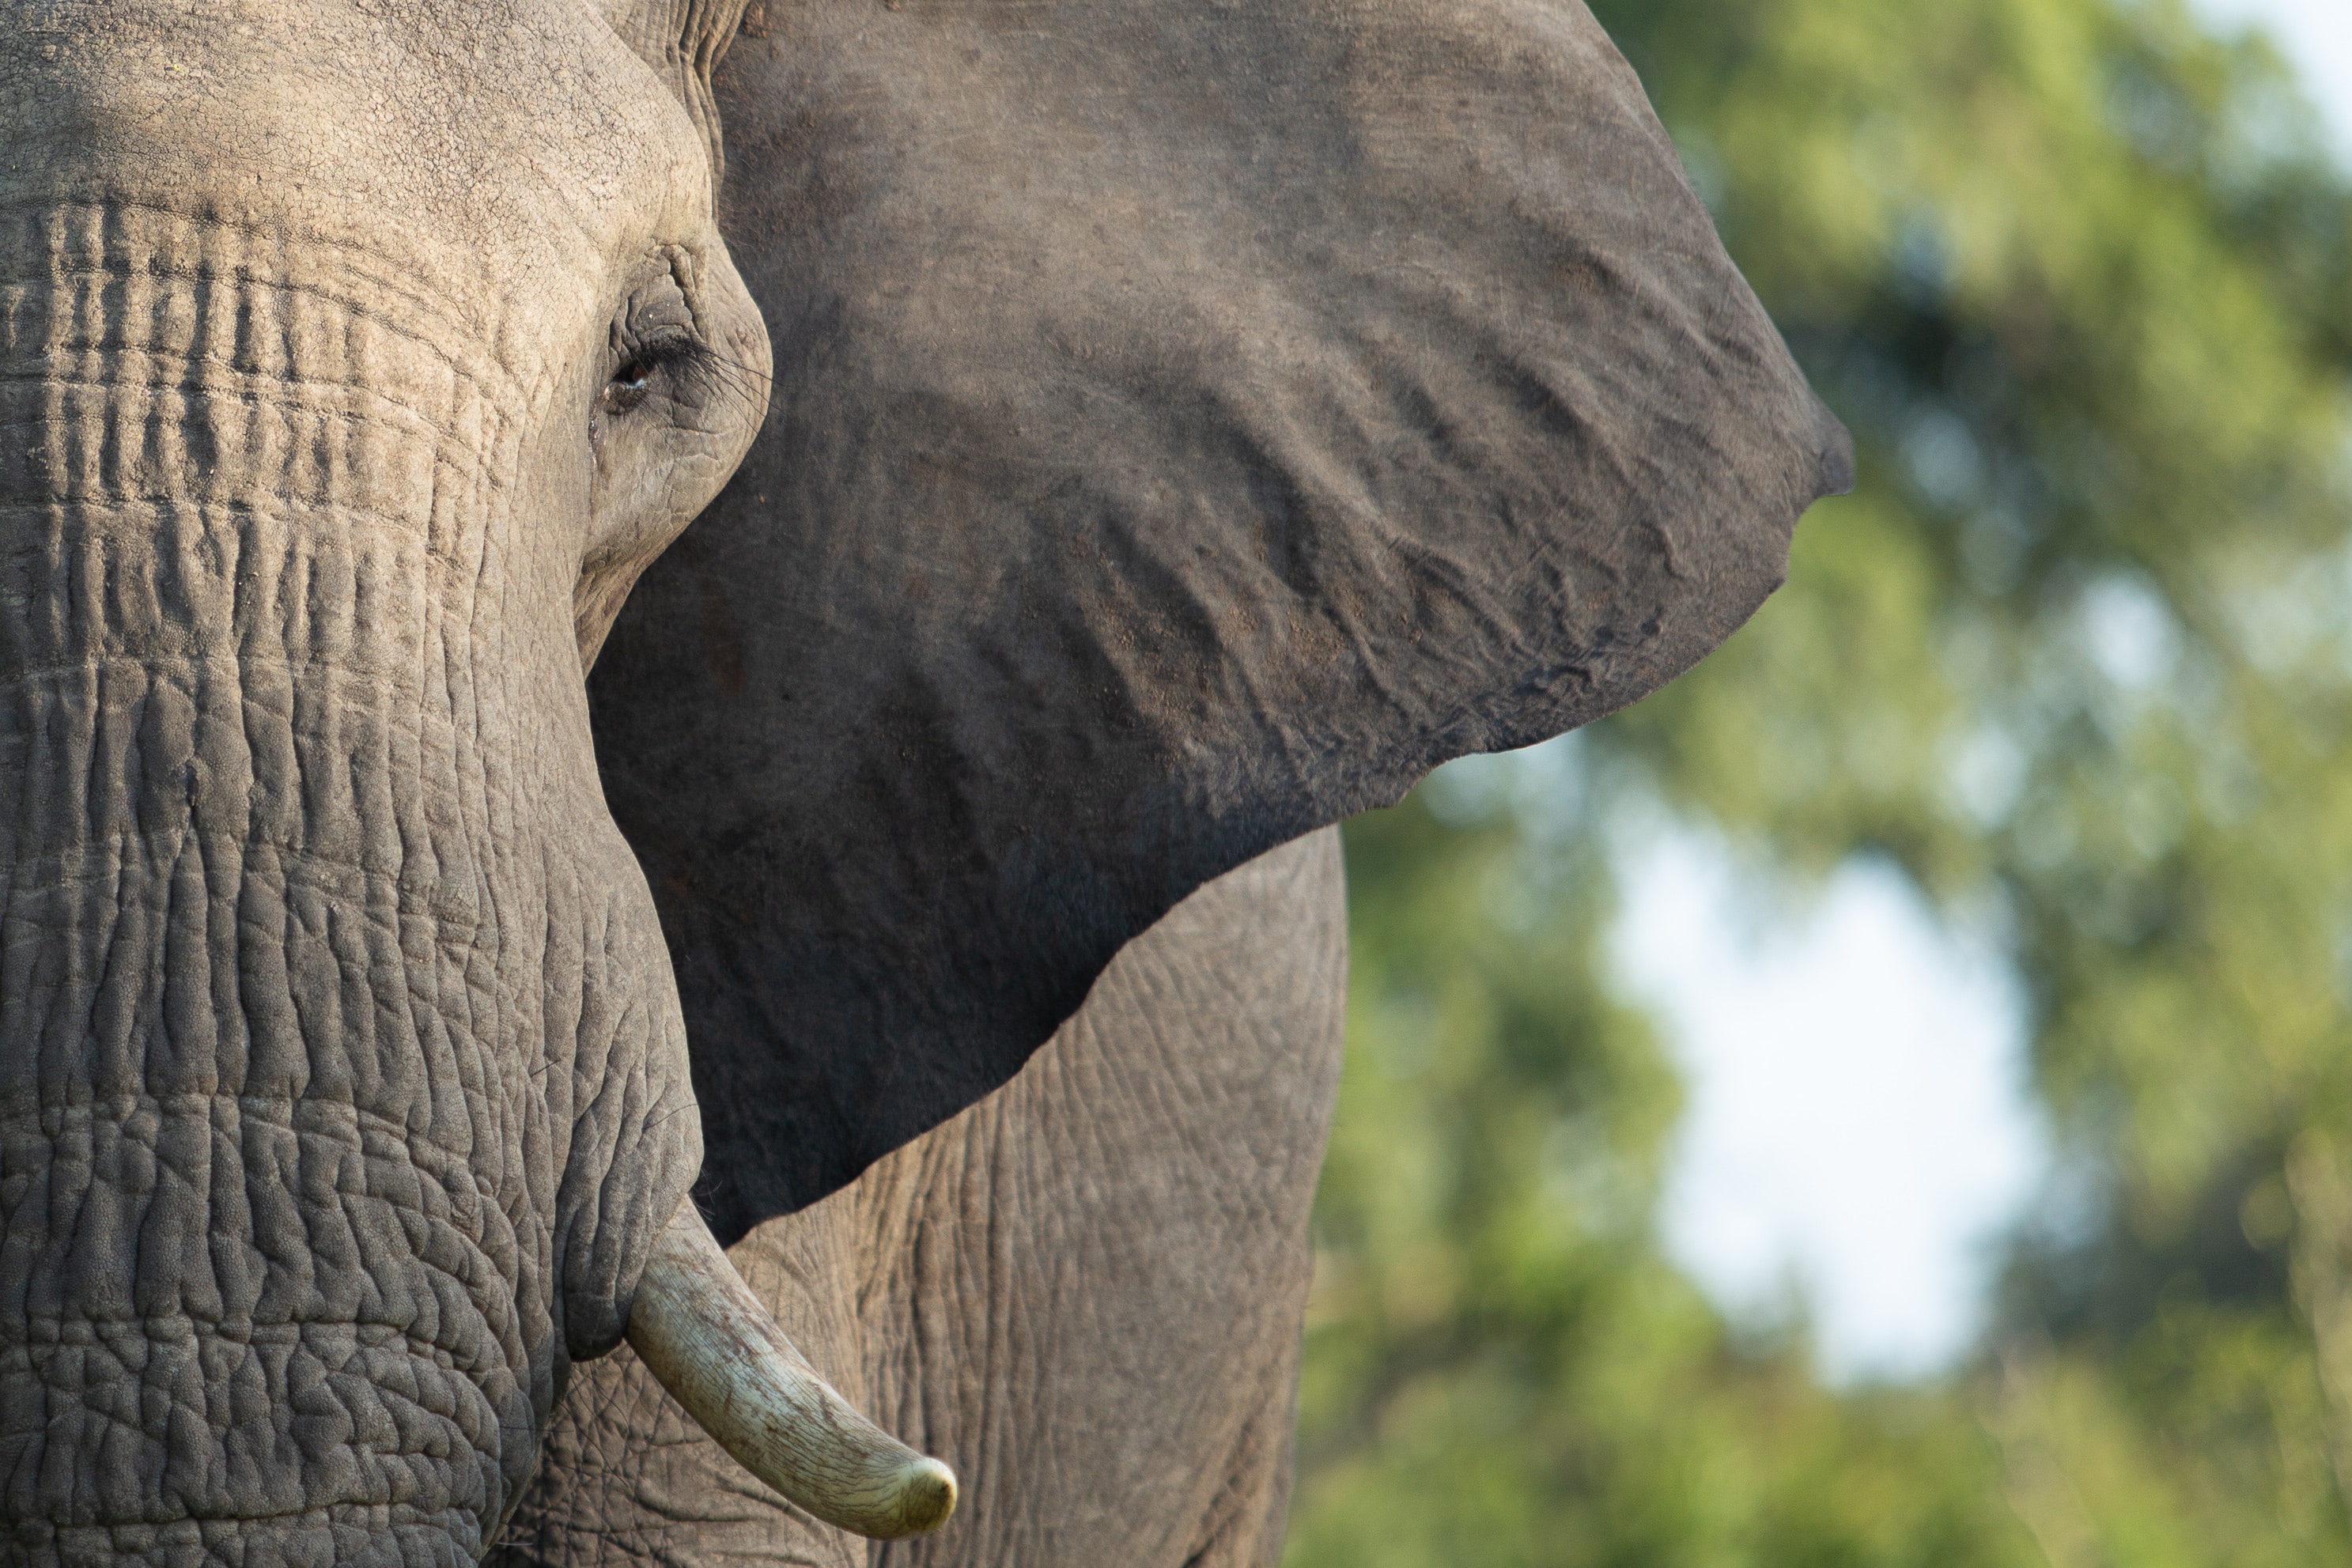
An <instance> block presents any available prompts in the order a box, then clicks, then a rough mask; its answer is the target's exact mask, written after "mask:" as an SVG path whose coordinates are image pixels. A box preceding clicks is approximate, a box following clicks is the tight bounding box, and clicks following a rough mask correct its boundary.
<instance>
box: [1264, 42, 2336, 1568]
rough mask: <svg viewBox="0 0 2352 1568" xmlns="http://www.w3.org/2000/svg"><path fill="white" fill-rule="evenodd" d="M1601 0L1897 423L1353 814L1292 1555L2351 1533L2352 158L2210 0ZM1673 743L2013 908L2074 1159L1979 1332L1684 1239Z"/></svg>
mask: <svg viewBox="0 0 2352 1568" xmlns="http://www.w3.org/2000/svg"><path fill="white" fill-rule="evenodd" d="M1595 9H1596V11H1597V13H1598V14H1599V16H1601V21H1602V22H1603V23H1604V25H1606V26H1608V27H1609V29H1610V31H1611V33H1612V36H1613V37H1616V39H1617V40H1618V42H1619V45H1620V47H1622V48H1623V49H1624V50H1625V52H1626V54H1627V55H1628V56H1629V57H1631V58H1632V59H1633V63H1634V65H1635V66H1636V68H1638V69H1639V70H1640V71H1641V73H1642V76H1643V80H1644V82H1645V84H1646V85H1647V86H1648V88H1649V90H1650V92H1651V95H1652V97H1653V99H1654V100H1655V102H1656V104H1657V106H1658V109H1659V111H1660V114H1661V115H1662V117H1663V118H1664V120H1665V122H1666V124H1667V126H1668V128H1669V129H1670V130H1671V131H1673V132H1674V134H1675V140H1676V142H1677V143H1678V145H1679V146H1680V147H1681V148H1682V149H1683V152H1684V156H1685V162H1686V164H1687V166H1688V167H1689V169H1690V171H1691V173H1692V178H1693V181H1694V183H1696V185H1697V186H1698V188H1699V190H1700V192H1701V193H1702V195H1704V196H1705V197H1706V199H1707V201H1708V204H1709V205H1710V207H1711V208H1712V209H1713V211H1714V213H1715V214H1716V218H1717V224H1718V225H1720V227H1721V229H1722V231H1723V234H1724V237H1725V239H1726V241H1727V244H1728V245H1729V246H1730V248H1731V251H1732V253H1733V255H1734V256H1737V257H1738V260H1739V261H1740V263H1741V265H1742V267H1744V268H1745V269H1746V270H1747V272H1748V277H1750V279H1751V280H1752V281H1753V282H1754V283H1755V285H1756V287H1757V289H1758V291H1759V294H1760V295H1761V296H1762V297H1763V298H1764V300H1765V302H1766V304H1767V305H1768V306H1769V307H1770V308H1771V309H1772V311H1773V314H1774V317H1775V319H1777V320H1778V321H1779V322H1780V325H1781V328H1782V329H1783V331H1784V332H1785V333H1786V334H1787V336H1788V338H1789V340H1790V344H1791V346H1792V347H1793V348H1794V349H1795V350H1797V352H1798V354H1799V356H1800V358H1801V360H1802V361H1804V362H1805V364H1806V366H1807V368H1808V370H1809V371H1810V372H1811V375H1812V376H1813V378H1814V382H1815V384H1816V385H1817V386H1818V387H1820V388H1821V389H1822V392H1823V393H1824V395H1825V396H1827V397H1828V398H1829V399H1830V401H1831V402H1832V403H1833V404H1834V405H1835V406H1836V408H1837V409H1838V412H1839V413H1840V414H1841V415H1842V416H1843V418H1844V419H1845V420H1846V421H1847V423H1849V424H1850V425H1851V426H1852V427H1853V432H1854V434H1855V437H1856V441H1857V445H1858V448H1859V452H1860V456H1861V468H1860V481H1859V485H1858V487H1857V489H1856V491H1855V493H1854V494H1853V496H1852V497H1847V498H1844V499H1842V500H1836V501H1831V502H1826V503H1823V504H1822V506H1820V507H1816V508H1815V510H1814V511H1813V512H1812V513H1811V515H1810V516H1809V517H1808V518H1807V519H1806V521H1805V523H1804V525H1803V527H1802V528H1801V529H1800V531H1799V534H1798V538H1797V544H1796V550H1795V558H1794V561H1793V563H1792V566H1791V570H1790V582H1789V586H1788V587H1787V588H1786V589H1784V590H1783V591H1781V592H1780V594H1779V595H1777V596H1776V597H1775V598H1774V599H1773V600H1772V601H1771V602H1770V603H1769V604H1768V605H1767V606H1766V607H1765V609H1764V610H1763V612H1761V613H1759V615H1758V617H1757V618H1756V620H1755V621H1754V622H1753V623H1752V624H1751V625H1750V626H1749V627H1748V629H1747V630H1745V631H1743V632H1740V633H1739V634H1738V636H1736V637H1735V638H1734V639H1733V640H1732V641H1731V642H1730V643H1727V645H1726V646H1725V648H1724V649H1723V650H1722V651H1721V652H1719V653H1717V654H1716V655H1714V656H1713V657H1712V658H1710V659H1709V660H1707V661H1706V663H1705V664H1702V665H1701V666H1700V667H1699V668H1698V670H1697V671H1696V672H1695V673H1694V674H1691V675H1690V676H1687V677H1685V679H1684V680H1682V681H1680V682H1678V683H1676V684H1675V685H1673V686H1671V687H1669V688H1667V690H1666V691H1664V693H1662V694H1660V695H1658V696H1656V697H1654V698H1652V699H1651V700H1650V701H1648V702H1645V703H1643V704H1642V705H1640V706H1638V707H1636V708H1634V709H1633V710H1630V711H1628V712H1626V713H1624V714H1622V715H1620V716H1617V717H1615V718H1613V719H1611V720H1609V721H1607V722H1606V723H1604V724H1601V725H1600V726H1596V727H1593V728H1592V729H1591V730H1590V731H1588V732H1586V734H1585V735H1584V736H1582V737H1580V739H1579V740H1578V741H1576V742H1575V743H1573V744H1572V745H1571V746H1570V747H1567V748H1565V749H1563V748H1559V747H1551V748H1546V749H1545V750H1544V751H1543V752H1541V753H1538V754H1531V758H1529V759H1522V760H1517V761H1512V762H1501V761H1497V762H1491V763H1487V764H1486V765H1484V766H1483V768H1477V769H1474V770H1472V771H1470V772H1469V773H1466V774H1465V773H1461V772H1457V773H1456V774H1454V776H1453V777H1452V778H1451V779H1441V780H1440V781H1438V783H1437V784H1435V785H1434V786H1433V787H1425V788H1424V789H1423V791H1421V792H1419V793H1418V794H1417V795H1416V797H1415V798H1414V799H1413V800H1409V801H1408V802H1407V803H1406V804H1405V805H1404V806H1402V807H1400V808H1399V809H1398V810H1394V811H1391V812H1387V813H1382V814H1380V815H1377V816H1374V817H1370V818H1366V819H1362V820H1360V821H1358V822H1356V823H1354V824H1351V825H1350V828H1349V876H1350V878H1351V888H1350V899H1351V920H1352V929H1353V933H1354V940H1355V977H1354V980H1353V982H1352V985H1353V993H1352V996H1351V1014H1350V1018H1351V1023H1350V1030H1351V1035H1350V1041H1349V1061H1348V1067H1347V1071H1346V1078H1345V1081H1344V1084H1343V1089H1342V1093H1341V1099H1340V1109H1339V1123H1338V1126H1337V1129H1336V1131H1335V1134H1334V1139H1333V1146H1332V1153H1331V1158H1330V1162H1329V1165H1328V1170H1327V1174H1326V1177H1325V1181H1324V1185H1323V1188H1322V1190H1321V1193H1320V1196H1319V1197H1318V1215H1317V1228H1318V1249H1319V1253H1318V1282H1317V1289H1316V1298H1315V1303H1314V1306H1313V1308H1312V1310H1311V1312H1310V1317H1309V1325H1308V1354H1307V1371H1306V1381H1305V1385H1304V1392H1303V1396H1302V1397H1303V1410H1302V1421H1301V1437H1300V1444H1301V1447H1300V1459H1301V1466H1300V1481H1299V1490H1298V1493H1297V1504H1296V1509H1295V1513H1294V1525H1293V1531H1292V1540H1291V1546H1290V1549H1289V1553H1288V1557H1287V1559H1286V1561H1287V1562H1288V1563H1291V1564H1293V1565H1294V1568H1327V1565H1328V1568H1342V1565H1344V1568H1405V1565H1407V1564H1412V1565H1423V1564H1428V1565H1436V1564H1444V1565H1447V1568H1474V1565H1475V1568H1488V1565H1493V1568H1506V1565H1507V1568H1517V1565H1522V1564H1525V1565H1528V1568H1537V1565H1545V1568H1549V1565H1552V1564H1562V1565H1566V1564H1576V1565H1583V1564H1593V1565H1600V1564H1636V1563H1642V1564H1648V1563H1659V1564H1667V1563H1671V1564H1677V1565H1679V1564H1695V1565H1711V1564H1718V1563H1719V1564H1725V1565H1731V1564H1765V1563H1771V1564H1790V1565H1792V1568H1793V1565H1796V1564H1803V1565H1806V1568H1842V1565H1845V1564H1855V1565H1860V1564H1922V1565H1925V1564H1940V1563H1952V1564H1963V1563H1965V1564H1969V1565H1972V1568H1973V1565H1989V1568H2000V1565H2004V1564H2008V1563H2021V1564H2030V1563H2050V1564H2053V1565H2054V1568H2076V1565H2078V1564H2080V1565H2085V1568H2087V1565H2090V1564H2111V1565H2114V1568H2159V1565H2165V1568H2168V1565H2170V1564H2174V1563H2179V1564H2206V1563H2213V1564H2231V1565H2249V1568H2251V1565H2257V1564H2263V1565H2266V1564H2273V1563H2278V1564H2286V1563H2323V1562H2324V1563H2336V1562H2342V1561H2345V1560H2347V1557H2352V1013H2347V998H2352V766H2347V765H2346V759H2347V741H2352V549H2347V536H2352V399H2347V387H2352V380H2347V372H2352V185H2347V180H2346V179H2345V177H2344V176H2343V175H2342V174H2341V173H2340V172H2338V171H2337V170H2336V169H2335V168H2334V167H2333V166H2332V165H2331V164H2330V163H2329V162H2328V160H2327V159H2326V156H2325V155H2324V152H2323V151H2322V148H2321V143H2320V141H2319V138H2318V133H2317V128H2316V125H2315V120H2314V117H2313V116H2312V114H2311V112H2310V110H2309V109H2308V108H2307V106H2306V105H2305V103H2304V101H2303V100H2302V99H2301V98H2300V96H2299V94H2298V92H2297V89H2295V87H2294V82H2293V80H2292V77H2291V74H2290V73H2289V71H2288V70H2287V68H2286V67H2285V66H2284V63H2283V62H2282V61H2281V60H2280V58H2279V57H2277V55H2276V54H2275V52H2274V51H2273V50H2272V49H2271V48H2270V47H2269V46H2267V45H2266V44H2265V43H2263V41H2262V40H2260V39H2259V38H2249V39H2238V40H2219V39H2216V38H2213V37H2209V36H2208V35H2206V34H2205V33H2203V32H2201V31H2200V29H2199V28H2198V27H2197V26H2195V25H2194V24H2193V23H2192V21H2191V19H2190V18H2189V16H2188V14H2187V12H2186V11H2185V10H2184V9H2183V8H2182V7H2181V6H2180V5H2178V4H2173V3H2147V4H2131V3H2125V0H1942V3H1941V4H1939V5H1932V6H1931V5H1919V4H1918V3H1917V0H1601V3H1599V4H1596V5H1595ZM1634 801H1652V802H1654V801H1663V802H1665V803H1666V804H1667V805H1668V807H1669V808H1670V809H1671V810H1674V811H1676V812H1678V813H1680V814H1682V815H1683V816H1685V818H1687V819H1689V820H1692V821H1699V822H1703V823H1706V824H1708V825H1710V826H1711V827H1712V828H1713V829H1714V830H1716V831H1720V832H1722V833H1724V834H1725V835H1727V837H1728V838H1729V839H1730V840H1731V841H1733V842H1734V843H1735V844H1737V845H1738V847H1739V849H1740V850H1741V852H1743V853H1744V854H1746V855H1748V856H1750V857H1752V858H1753V859H1754V860H1755V861H1756V862H1758V863H1759V864H1762V865H1765V866H1767V867H1769V868H1770V869H1771V871H1772V873H1773V874H1775V875H1776V876H1778V877H1779V878H1780V880H1781V881H1782V882H1784V883H1787V884H1789V885H1790V886H1797V887H1801V886H1802V885H1803V884H1804V883H1807V882H1808V881H1809V880H1810V879H1816V878H1818V877H1819V876H1821V875H1822V873H1825V872H1827V871H1828V870H1829V869H1830V868H1832V867H1833V866H1835V865H1836V864H1838V863H1839V862H1842V861H1843V860H1845V859H1846V858H1847V857H1850V856H1853V855H1855V854H1858V853H1874V854H1879V855H1883V856H1885V857H1887V858H1889V859H1890V860H1891V861H1892V862H1895V864H1897V865H1899V866H1901V867H1902V868H1904V870H1906V872H1907V873H1909V874H1910V875H1911V876H1912V877H1913V878H1915V879H1916V882H1917V883H1918V884H1919V886H1920V887H1921V888H1922V889H1923V890H1924V891H1925V892H1926V893H1927V894H1928V895H1929V897H1930V898H1931V899H1933V900H1934V901H1936V902H1937V904H1938V905H1939V906H1940V907H1942V908H1943V909H1945V910H1946V911H1948V912H1949V913H1950V914H1951V915H1953V916H1954V917H1955V918H1958V919H1964V920H1966V921H1968V922H1969V924H1970V925H1971V926H1972V928H1974V929H1977V930H1979V931H1981V930H1991V931H1994V932H1996V933H1997V934H1998V936H1999V938H2000V941H2001V942H2002V943H2003V945H2004V946H2005V947H2006V949H2007V951H2008V952H2009V954H2010V955H2011V957H2012V958H2013V961H2014V963H2015V965H2016V967H2017V970H2018V973H2019V975H2020V976H2021V979H2022V982H2023V986H2024V989H2025V994H2026V996H2027V997H2028V998H2029V1006H2030V1014H2031V1018H2030V1027H2031V1033H2032V1052H2033V1064H2034V1071H2035V1075H2036V1082H2037V1084H2038V1087H2039V1089H2040V1091H2041V1092H2042V1096H2043V1098H2044V1100H2045V1101H2046V1103H2047V1104H2048V1106H2049V1108H2050V1111H2051V1114H2052V1117H2053V1124H2054V1126H2055V1128H2056V1135H2057V1137H2058V1138H2059V1141H2060V1145H2061V1152H2062V1155H2063V1164H2064V1166H2065V1169H2066V1171H2067V1173H2068V1178H2069V1181H2070V1182H2071V1183H2072V1184H2073V1185H2074V1187H2075V1188H2076V1189H2077V1191H2078V1196H2077V1197H2076V1199H2075V1201H2074V1203H2073V1204H2072V1205H2071V1208H2072V1210H2073V1211H2074V1213H2075V1219H2074V1223H2072V1224H2070V1225H2067V1226H2064V1227H2058V1228H2034V1227H2032V1225H2029V1226H2027V1227H2026V1228H2024V1229H2023V1230H2021V1233H2020V1235H2019V1236H2018V1237H2017V1238H2016V1240H2015V1242H2014V1245H2013V1248H2012V1255H2011V1261H2010V1264H2009V1266H2008V1269H2007V1271H2006V1274H2005V1279H2004V1285H2003V1289H2002V1292H2001V1300H2000V1308H1999V1312H1998V1316H1997V1321H1996V1322H1995V1323H1994V1325H1993V1327H1992V1329H1991V1330H1990V1332H1989V1333H1988V1335H1987V1338H1986V1341H1985V1343H1984V1344H1983V1345H1982V1346H1981V1348H1980V1350H1979V1353H1978V1354H1977V1356H1976V1357H1975V1359H1974V1360H1973V1361H1972V1362H1971V1363H1970V1364H1969V1366H1968V1367H1966V1368H1964V1369H1963V1370H1962V1371H1961V1372H1959V1373H1958V1374H1956V1375H1953V1376H1951V1377H1949V1378H1948V1379H1946V1380H1943V1381H1941V1382H1939V1383H1937V1384H1936V1385H1931V1386H1926V1387H1919V1388H1908V1389H1870V1390H1860V1391H1844V1392H1836V1391H1831V1390H1826V1389H1824V1388H1822V1386H1821V1385H1819V1383H1818V1382H1817V1380H1816V1379H1815V1378H1814V1376H1813V1375H1812V1373H1811V1367H1810V1364H1809V1360H1808V1356H1807V1354H1806V1348H1805V1345H1804V1343H1803V1342H1802V1338H1801V1333H1790V1334H1784V1335H1780V1336H1778V1337H1775V1336H1772V1335H1759V1333H1755V1332H1753V1331H1749V1332H1747V1333H1741V1332H1736V1331H1735V1330H1733V1329H1732V1328H1730V1327H1727V1325H1726V1324H1725V1323H1724V1322H1722V1321H1720V1319H1719V1318H1718V1317H1717V1315H1716V1314H1715V1312H1713V1311H1712V1310H1711V1309H1710V1308H1709V1307H1708V1306H1707V1304H1706V1302H1705V1301H1704V1300H1703V1299H1702V1298H1700V1297H1699V1296H1698V1295H1697V1294H1696V1291H1694V1290H1693V1288H1692V1287H1691V1286H1690V1285H1689V1284H1687V1283H1686V1282H1685V1281H1684V1280H1683V1279H1682V1278H1681V1277H1680V1276H1679V1275H1677V1274H1676V1273H1675V1270H1674V1269H1673V1268H1672V1267H1671V1265H1670V1264H1668V1263H1667V1262H1666V1261H1665V1260H1664V1258H1663V1255H1662V1254H1661V1252H1660V1250H1659V1249H1658V1246H1657V1242H1656V1239H1655V1234H1654V1224H1653V1221H1654V1207H1655V1201H1656V1197H1657V1193H1658V1187H1659V1182H1660V1176H1661V1171H1660V1164H1661V1159H1662V1155H1663V1151H1664V1146H1665V1140H1666V1138H1667V1135H1668V1134H1669V1131H1670V1129H1671V1127H1672V1124H1673V1122H1674V1118H1675V1112H1676V1107H1677V1093H1678V1091H1677V1086H1676V1082H1675V1077H1674V1074H1673V1071H1672V1070H1671V1067H1670V1065H1669V1063H1668V1061H1667V1060H1666V1058H1665V1056H1664V1052H1663V1051H1662V1050H1661V1048H1660V1045H1659V1042H1658V1040H1657V1038H1656V1035H1655V1034H1654V1030H1653V1029H1652V1026H1651V1025H1650V1023H1649V1021H1648V1020H1647V1019H1645V1017H1644V1016H1643V1014H1642V1013H1641V1011H1640V1010H1639V1009H1635V1008H1633V1007H1631V1006H1629V1005H1628V1004H1627V1003H1626V1002H1624V1001H1623V1000H1621V999H1620V998H1619V997H1618V996H1617V994H1616V993H1614V992H1613V991H1612V988H1611V985H1610V982H1609V977H1608V970H1609V965H1608V956H1607V951H1606V941H1605V939H1606V934H1607V931H1608V928H1609V922H1610V919H1611V915H1612V909H1613V906H1614V899H1615V892H1614V889H1613V887H1612V880H1611V872H1612V862H1611V859H1610V854H1609V850H1610V845H1611V842H1612V838H1611V835H1612V824H1616V823H1621V822H1622V821H1623V820H1624V816H1625V809H1626V805H1627V803H1628V802H1634Z"/></svg>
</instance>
